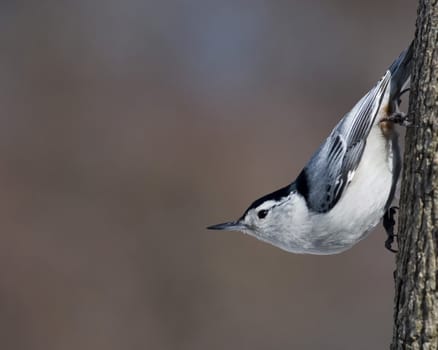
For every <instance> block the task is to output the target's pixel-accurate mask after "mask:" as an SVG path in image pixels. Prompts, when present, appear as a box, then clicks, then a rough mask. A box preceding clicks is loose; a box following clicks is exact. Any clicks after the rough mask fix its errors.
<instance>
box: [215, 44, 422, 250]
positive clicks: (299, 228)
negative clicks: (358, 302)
mask: <svg viewBox="0 0 438 350" xmlns="http://www.w3.org/2000/svg"><path fill="white" fill-rule="evenodd" d="M412 56H413V44H412V43H411V45H410V46H409V47H408V49H406V50H404V51H403V52H402V53H401V54H400V55H399V57H398V58H397V59H396V60H395V61H394V62H393V63H392V64H391V65H390V67H389V68H388V69H387V70H386V72H385V74H384V75H383V77H382V78H381V79H380V80H379V81H378V82H377V83H376V85H375V86H374V87H373V88H372V89H371V90H369V91H368V92H367V93H366V94H365V95H364V96H363V97H362V98H361V99H360V100H359V101H358V102H357V103H356V104H355V105H354V107H353V108H352V109H351V110H350V111H349V112H348V113H346V114H345V115H344V117H343V118H342V119H341V120H340V121H339V122H338V123H337V125H336V126H335V127H334V128H333V130H332V131H331V133H330V135H329V136H328V137H327V139H326V140H325V141H324V142H323V143H322V144H321V145H320V147H319V148H318V149H317V151H316V152H315V153H314V154H313V156H312V157H311V159H310V160H309V161H308V163H307V164H306V165H305V167H304V168H303V169H302V170H301V172H300V173H299V174H298V176H297V177H296V179H295V180H294V181H293V182H292V183H290V184H288V185H286V186H284V187H282V188H280V189H278V190H276V191H274V192H272V193H269V194H267V195H265V196H263V197H261V198H259V199H257V200H255V201H254V202H253V203H252V204H251V205H250V206H249V207H248V208H247V209H246V210H245V212H244V213H243V215H242V216H241V217H240V218H239V219H238V220H235V221H229V222H225V223H221V224H217V225H212V226H209V227H207V229H210V230H227V231H240V232H243V233H245V234H248V235H250V236H253V237H255V238H257V239H259V240H261V241H263V242H266V243H269V244H271V245H273V246H276V247H278V248H280V249H282V250H285V251H287V252H291V253H297V254H317V255H329V254H338V253H341V252H344V251H346V250H347V249H349V248H351V247H353V246H354V245H355V244H356V243H358V242H359V241H361V240H362V239H364V238H365V237H366V236H367V235H368V234H369V233H370V230H371V229H372V228H374V227H375V226H376V225H378V224H379V222H380V221H381V220H382V219H383V226H384V228H385V230H386V232H387V239H386V241H385V246H386V248H388V249H389V250H391V251H395V249H393V248H392V243H393V241H394V237H395V235H394V225H395V221H394V215H395V211H396V209H397V207H392V206H391V204H392V201H393V199H394V194H395V191H396V187H397V182H398V178H399V175H400V169H401V155H400V146H399V141H398V133H397V130H396V128H395V124H401V125H405V126H406V125H409V123H410V122H409V120H408V116H407V115H406V114H405V113H403V112H401V111H400V108H399V106H400V103H401V96H402V95H403V94H404V93H405V92H406V91H409V88H406V86H408V85H409V83H410V71H411V62H412Z"/></svg>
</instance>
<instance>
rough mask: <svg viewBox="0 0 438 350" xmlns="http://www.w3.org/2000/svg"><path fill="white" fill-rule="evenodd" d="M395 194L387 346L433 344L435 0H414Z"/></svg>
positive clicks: (436, 321)
mask: <svg viewBox="0 0 438 350" xmlns="http://www.w3.org/2000/svg"><path fill="white" fill-rule="evenodd" d="M416 26H417V29H416V35H415V44H414V62H413V67H412V68H413V70H412V77H411V93H410V103H409V116H410V117H411V118H413V121H414V126H413V127H410V128H408V130H407V135H406V150H405V156H404V171H403V179H402V189H401V198H400V218H399V229H398V245H399V253H398V254H397V268H396V271H395V307H394V330H393V339H392V345H391V349H392V350H395V349H397V350H398V349H428V350H436V349H438V285H437V281H438V1H437V0H420V3H419V7H418V18H417V24H416Z"/></svg>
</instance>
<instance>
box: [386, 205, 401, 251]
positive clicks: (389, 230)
mask: <svg viewBox="0 0 438 350" xmlns="http://www.w3.org/2000/svg"><path fill="white" fill-rule="evenodd" d="M397 210H398V207H391V208H389V209H388V210H387V211H386V213H385V215H383V227H384V228H385V231H386V234H387V235H388V237H387V239H386V241H385V248H386V249H388V250H389V251H391V252H393V253H397V250H396V249H394V248H392V243H394V238H395V237H397V235H396V234H394V227H395V220H394V215H395V213H396V211H397Z"/></svg>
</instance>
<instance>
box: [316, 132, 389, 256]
mask: <svg viewBox="0 0 438 350" xmlns="http://www.w3.org/2000/svg"><path fill="white" fill-rule="evenodd" d="M391 142H392V140H391V138H387V137H385V136H384V135H383V134H382V130H381V129H380V127H379V126H378V125H375V126H374V127H373V129H372V130H371V132H370V135H369V137H368V139H367V145H366V147H365V149H364V153H363V155H362V159H361V162H360V164H359V167H358V168H357V170H356V172H355V174H354V176H353V178H352V181H351V183H350V184H349V186H348V188H347V189H346V191H345V193H344V195H343V196H342V197H341V199H340V200H339V202H338V203H337V204H336V205H335V206H334V208H333V209H332V210H330V211H329V212H328V213H324V214H314V215H313V218H312V221H313V223H314V225H313V227H312V232H310V233H308V236H307V237H308V239H309V241H308V243H309V244H310V246H311V250H315V251H314V252H315V253H319V254H333V253H338V252H341V251H343V250H346V249H348V248H350V247H351V246H352V245H354V244H355V243H357V242H358V241H360V240H361V239H363V238H364V237H365V236H366V235H367V233H368V232H369V230H370V229H371V228H373V227H374V226H376V225H377V224H378V223H379V222H380V220H381V218H382V216H383V214H384V211H385V205H386V203H387V201H388V197H389V195H390V192H391V186H392V181H393V162H392V158H393V155H392V152H393V150H392V144H391ZM309 248H310V247H309Z"/></svg>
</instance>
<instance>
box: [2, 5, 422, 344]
mask: <svg viewBox="0 0 438 350" xmlns="http://www.w3.org/2000/svg"><path fill="white" fill-rule="evenodd" d="M415 15H416V2H415V1H413V2H412V1H408V0H403V1H400V0H390V1H385V2H383V3H382V2H381V1H377V0H375V1H361V2H352V1H349V0H343V1H341V0H338V1H330V2H329V1H325V2H310V1H309V2H306V1H297V0H295V1H294V0H291V1H260V0H255V1H252V2H245V1H235V0H226V1H224V0H214V1H201V0H188V1H137V0H127V1H114V0H112V1H111V0H110V1H98V0H82V1H65V0H64V1H59V0H58V1H50V0H42V1H35V2H31V1H29V2H28V3H27V4H26V3H25V2H19V1H6V0H5V1H2V2H1V3H0V42H1V45H0V77H1V79H0V110H1V118H0V123H1V124H0V152H1V153H0V162H1V163H0V181H1V187H0V189H1V196H0V198H1V199H0V207H1V211H0V213H1V220H0V222H1V231H0V232H1V240H0V242H1V244H0V259H1V260H0V310H1V311H0V346H1V348H2V349H49V350H50V349H109V350H112V349H286V348H288V349H292V348H298V349H322V348H324V349H353V348H354V349H371V348H372V349H384V348H387V347H388V344H389V341H390V337H391V331H392V324H391V320H392V319H391V318H392V298H393V289H392V288H393V284H392V271H393V268H394V255H392V254H390V253H389V252H388V251H386V250H385V249H384V247H383V242H384V234H383V232H382V231H381V229H380V228H379V229H377V230H375V232H374V233H373V234H372V235H371V236H370V237H369V239H367V240H365V241H363V242H362V243H360V244H359V245H357V246H356V247H354V248H353V249H351V250H350V251H348V252H346V253H344V254H341V255H336V256H323V257H321V256H300V255H293V254H288V253H285V252H283V251H281V250H278V249H276V248H273V247H271V246H269V245H267V244H263V243H260V242H258V241H257V240H255V239H252V238H249V237H245V236H244V235H242V234H239V233H227V232H225V233H224V232H222V233H221V232H212V231H207V230H205V226H207V225H210V224H215V223H218V222H222V221H224V220H228V219H234V218H237V217H238V216H240V215H241V213H242V211H243V210H244V209H245V208H246V207H247V205H248V204H249V203H250V202H252V201H253V200H254V199H256V198H257V197H259V196H261V195H263V194H265V193H267V192H270V191H272V190H274V189H276V188H278V187H280V186H282V185H285V184H286V183H288V182H290V181H291V180H293V178H294V176H295V175H296V174H297V173H298V171H299V170H300V169H301V168H302V167H303V165H304V164H305V162H306V160H307V159H308V158H309V157H310V156H311V154H312V152H313V151H314V150H315V149H316V147H317V146H318V145H319V143H320V142H321V141H322V140H323V139H324V138H325V137H326V136H327V134H328V133H329V131H330V130H331V128H332V127H333V125H334V124H335V123H336V122H337V121H338V120H339V119H340V118H341V117H342V115H343V114H344V113H345V112H347V111H348V110H349V109H350V107H352V106H353V104H354V103H355V102H356V101H357V100H358V99H359V98H360V97H361V96H362V94H364V92H366V91H367V89H368V88H370V87H371V85H372V84H374V83H375V81H376V80H377V79H378V78H380V76H381V75H382V73H383V71H384V69H386V67H387V66H388V65H389V64H390V63H391V62H392V60H393V59H394V58H395V57H396V56H397V55H398V54H399V52H400V51H401V50H402V49H403V48H404V47H406V46H407V45H408V44H409V42H410V40H411V39H412V38H413V33H414V22H415Z"/></svg>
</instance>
